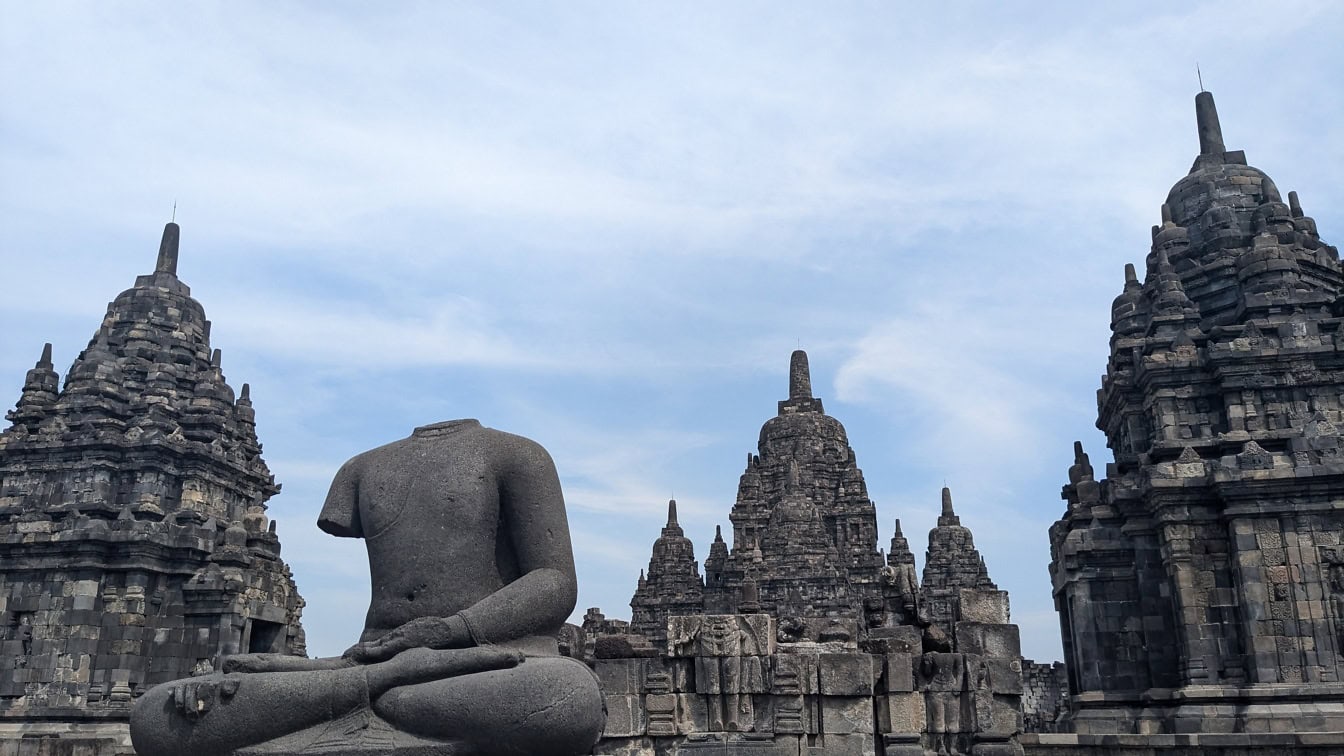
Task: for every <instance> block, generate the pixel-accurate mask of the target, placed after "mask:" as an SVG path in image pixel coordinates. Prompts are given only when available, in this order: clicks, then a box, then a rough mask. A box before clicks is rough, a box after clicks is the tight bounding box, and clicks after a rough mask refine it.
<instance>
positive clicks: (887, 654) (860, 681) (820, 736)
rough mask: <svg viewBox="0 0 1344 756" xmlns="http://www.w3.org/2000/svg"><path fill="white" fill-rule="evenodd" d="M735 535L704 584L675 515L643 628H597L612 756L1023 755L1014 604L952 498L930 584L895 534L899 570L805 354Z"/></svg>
mask: <svg viewBox="0 0 1344 756" xmlns="http://www.w3.org/2000/svg"><path fill="white" fill-rule="evenodd" d="M728 519H729V520H730V521H731V523H732V547H731V548H730V547H729V545H728V543H727V542H726V541H725V539H724V537H723V533H722V532H716V533H715V537H714V541H713V543H712V544H711V546H710V549H709V554H708V557H707V558H706V560H705V562H704V572H703V574H702V573H701V571H700V565H699V564H698V563H697V561H696V557H695V549H694V546H693V544H692V543H691V541H690V539H689V538H687V537H686V535H685V533H684V531H683V530H682V528H681V526H680V525H679V524H678V522H677V509H676V502H675V501H673V502H670V503H669V505H668V521H667V525H666V526H665V527H664V528H663V530H662V533H661V534H660V535H659V537H658V539H657V540H656V541H655V542H654V544H653V554H652V557H651V559H650V561H649V568H648V570H647V572H645V573H644V574H642V575H641V576H640V578H639V583H638V587H637V588H636V590H635V594H634V597H633V598H632V599H631V601H630V606H631V610H632V615H631V620H630V622H629V624H628V625H627V624H625V623H621V622H615V621H610V620H606V619H605V618H604V617H603V616H602V614H601V612H599V611H598V610H596V609H592V610H589V613H588V616H587V618H586V620H585V623H584V628H583V630H584V633H583V634H584V638H583V648H584V651H585V653H586V655H587V656H588V657H589V658H590V660H591V662H592V664H593V665H594V669H595V670H596V672H597V674H598V677H599V678H600V679H601V681H602V687H603V691H604V693H605V694H606V697H607V709H608V713H609V718H608V721H607V729H606V733H605V737H604V739H603V740H602V742H601V743H600V744H599V745H598V750H597V753H601V754H631V755H634V754H649V755H650V756H652V754H655V753H659V754H661V753H686V754H693V753H695V754H698V753H703V754H706V755H708V754H762V756H764V755H765V754H789V755H790V756H803V755H806V754H854V755H855V756H859V755H861V754H875V753H883V754H890V755H892V756H923V754H925V753H926V752H934V753H976V754H984V755H985V756H989V755H990V754H1020V753H1022V750H1021V746H1020V745H1019V743H1018V742H1017V739H1018V735H1019V732H1020V731H1021V727H1022V711H1021V697H1022V692H1023V677H1022V659H1021V654H1020V650H1019V639H1018V630H1017V626H1016V625H1012V624H1010V623H1009V618H1008V596H1007V594H1006V593H1004V592H1003V591H1000V590H998V588H997V587H996V586H995V585H994V582H993V581H992V580H990V578H989V574H988V572H987V570H986V568H985V564H984V561H983V559H981V557H980V555H979V553H978V552H977V551H976V550H975V545H974V542H973V539H972V537H971V532H970V530H968V529H967V528H966V527H965V526H963V525H962V524H961V521H960V519H959V518H958V516H957V514H956V512H955V511H954V510H953V507H952V498H951V494H950V493H949V492H948V490H947V489H944V490H943V501H942V515H941V516H940V517H939V518H938V524H937V527H935V528H934V529H933V530H932V531H931V532H930V533H929V546H928V552H927V556H926V559H925V569H924V574H923V577H922V579H921V578H920V577H919V576H918V575H917V574H916V570H915V558H914V555H913V554H912V553H911V551H910V547H909V545H908V542H907V541H906V539H905V537H904V536H903V535H902V534H901V529H900V522H899V521H897V522H896V523H895V530H894V534H893V536H892V538H891V540H890V542H889V546H890V548H889V550H888V551H887V552H886V553H885V554H884V553H883V551H882V550H881V549H880V548H879V546H878V526H877V515H876V510H875V508H874V506H873V502H872V501H871V500H870V499H869V498H868V490H867V486H866V484H865V483H864V478H863V472H862V471H861V470H860V469H859V467H858V463H857V461H856V459H855V456H854V450H853V449H852V448H850V446H849V440H848V438H847V437H846V434H845V428H844V426H843V425H841V424H840V422H839V421H838V420H836V419H835V418H833V417H831V416H830V415H827V414H826V413H825V411H824V409H823V407H822V401H821V399H819V398H817V397H814V396H813V395H812V388H811V381H810V376H809V370H808V360H807V355H806V354H805V353H803V352H802V351H798V352H795V353H794V354H793V358H792V361H791V364H790V368H789V395H788V398H787V399H785V400H783V401H781V402H779V410H778V414H777V415H776V416H775V417H773V418H770V419H769V420H768V421H767V422H766V423H765V425H764V426H763V427H762V428H761V434H760V442H759V444H758V453H756V454H750V455H748V457H747V464H746V469H745V471H744V472H743V473H742V478H741V481H740V482H739V484H738V492H737V501H736V502H735V503H734V504H733V507H732V510H731V512H730V513H729V515H728ZM673 749H676V750H673ZM926 749H927V751H926Z"/></svg>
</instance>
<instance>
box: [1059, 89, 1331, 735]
mask: <svg viewBox="0 0 1344 756" xmlns="http://www.w3.org/2000/svg"><path fill="white" fill-rule="evenodd" d="M1195 111H1196V122H1197V130H1198V135H1199V146H1200V151H1199V155H1198V157H1196V158H1195V161H1194V164H1193V166H1192V167H1191V169H1190V172H1189V174H1188V175H1187V176H1185V177H1184V178H1182V179H1180V180H1179V181H1177V182H1176V184H1175V185H1174V186H1173V187H1172V189H1171V191H1170V192H1169V193H1168V195H1167V198H1166V202H1165V203H1164V204H1163V205H1162V208H1161V216H1160V217H1161V223H1160V225H1156V226H1154V227H1153V233H1152V246H1151V248H1150V250H1149V252H1148V255H1147V274H1146V276H1145V278H1144V282H1143V283H1142V284H1140V283H1139V282H1138V280H1137V276H1136V275H1135V272H1134V270H1133V268H1132V267H1131V266H1127V267H1126V272H1125V283H1124V288H1123V290H1122V292H1121V293H1120V295H1119V296H1118V297H1117V298H1116V299H1115V302H1114V304H1113V306H1112V317H1111V328H1112V336H1111V355H1110V360H1109V362H1108V365H1107V370H1106V375H1105V376H1104V377H1103V380H1102V386H1101V389H1100V391H1099V392H1098V394H1097V400H1098V419H1097V427H1098V428H1100V429H1101V430H1102V431H1103V432H1104V433H1105V434H1106V438H1107V445H1108V446H1109V447H1110V449H1111V450H1112V452H1113V453H1114V458H1115V462H1114V463H1113V464H1110V465H1107V466H1106V471H1105V472H1106V475H1105V477H1104V479H1101V480H1098V479H1097V476H1096V473H1095V471H1094V470H1093V468H1092V465H1091V462H1090V460H1089V459H1088V455H1087V454H1086V453H1084V451H1083V449H1082V447H1081V445H1078V446H1076V447H1075V450H1074V464H1073V466H1072V467H1070V469H1069V482H1068V484H1067V485H1066V486H1064V490H1063V497H1064V499H1065V500H1066V501H1067V502H1068V507H1067V510H1066V512H1065V514H1064V515H1063V517H1062V518H1061V519H1060V520H1059V522H1057V523H1056V524H1055V525H1054V526H1053V527H1052V528H1051V549H1052V563H1051V568H1050V569H1051V574H1052V577H1053V581H1054V591H1055V597H1056V605H1057V608H1058V610H1059V612H1060V622H1061V626H1062V630H1063V636H1064V652H1065V657H1066V659H1065V661H1066V663H1067V666H1068V673H1069V687H1070V689H1071V691H1072V693H1073V694H1074V695H1075V696H1076V698H1075V699H1074V701H1075V703H1076V704H1078V706H1079V707H1080V708H1079V709H1077V710H1075V711H1074V712H1073V714H1072V716H1073V718H1074V721H1073V726H1075V728H1076V729H1077V731H1078V732H1080V733H1089V732H1091V733H1097V734H1103V733H1115V732H1130V733H1133V732H1141V731H1148V732H1184V731H1190V732H1198V731H1205V732H1209V731H1214V730H1211V729H1209V728H1216V730H1217V731H1220V732H1254V731H1265V732H1268V731H1271V730H1272V731H1276V732H1279V731H1286V732H1292V731H1299V730H1301V729H1304V728H1305V729H1310V730H1313V731H1322V730H1333V731H1344V694H1340V692H1339V690H1338V685H1337V681H1338V680H1339V679H1340V674H1341V672H1342V671H1344V632H1341V627H1342V626H1344V625H1341V617H1344V614H1341V613H1340V612H1339V611H1338V609H1339V607H1340V606H1344V593H1342V592H1341V590H1340V589H1339V586H1344V552H1341V550H1340V548H1339V543H1340V533H1341V532H1344V518H1341V516H1340V514H1339V513H1338V509H1337V507H1336V502H1338V501H1339V500H1340V499H1341V498H1344V461H1342V460H1344V458H1341V456H1340V449H1341V443H1340V435H1339V433H1338V431H1337V427H1338V426H1339V424H1340V423H1341V421H1344V404H1341V397H1342V396H1344V377H1342V376H1344V360H1341V358H1340V356H1339V355H1340V352H1339V340H1340V338H1341V324H1342V323H1344V321H1342V320H1341V318H1340V315H1341V313H1344V301H1341V296H1340V295H1341V293H1342V292H1344V274H1342V272H1341V269H1340V265H1339V254H1338V251H1337V250H1336V249H1335V248H1334V247H1332V246H1330V245H1328V244H1326V243H1325V242H1324V241H1322V240H1321V238H1320V236H1319V235H1318V233H1317V230H1316V223H1315V221H1313V220H1312V219H1311V218H1309V217H1307V216H1306V215H1305V214H1304V213H1303V210H1302V207H1301V203H1300V202H1299V201H1298V198H1297V195H1296V194H1295V193H1289V195H1288V201H1287V202H1285V201H1284V198H1283V197H1282V195H1281V194H1280V191H1279V189H1278V187H1277V186H1276V185H1275V183H1274V181H1273V180H1271V179H1270V177H1269V176H1268V175H1266V174H1265V173H1264V172H1263V171H1260V170H1259V169H1256V168H1254V167H1251V166H1249V165H1247V163H1246V156H1245V154H1244V153H1243V152H1241V151H1229V150H1227V149H1226V147H1225V146H1224V142H1223V134H1222V128H1221V125H1220V122H1219V119H1218V113H1217V110H1216V108H1215V106H1214V101H1213V95H1211V94H1210V93H1208V92H1201V93H1200V94H1199V95H1198V96H1197V97H1196V98H1195ZM1251 686H1259V690H1263V691H1271V689H1272V694H1262V693H1260V692H1257V693H1256V694H1255V695H1254V696H1252V695H1251V694H1250V693H1249V691H1250V689H1251ZM1266 686H1269V687H1266ZM1173 691H1176V692H1174V693H1173ZM1294 697H1297V698H1294ZM1307 699H1310V700H1312V701H1313V702H1314V707H1315V708H1314V714H1313V716H1312V717H1311V718H1310V720H1309V721H1308V720H1303V719H1301V718H1300V717H1301V716H1302V712H1301V711H1299V710H1298V709H1297V707H1295V706H1294V705H1292V704H1291V703H1290V701H1292V700H1307ZM1250 704H1255V705H1254V706H1251V705H1250ZM1285 747H1286V746H1285Z"/></svg>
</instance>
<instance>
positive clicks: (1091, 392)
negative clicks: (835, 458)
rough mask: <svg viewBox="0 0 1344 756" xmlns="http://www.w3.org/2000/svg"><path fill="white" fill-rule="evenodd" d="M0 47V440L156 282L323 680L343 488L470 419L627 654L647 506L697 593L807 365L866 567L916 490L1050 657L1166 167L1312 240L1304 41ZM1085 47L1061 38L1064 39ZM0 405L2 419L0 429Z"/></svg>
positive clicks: (343, 34)
mask: <svg viewBox="0 0 1344 756" xmlns="http://www.w3.org/2000/svg"><path fill="white" fill-rule="evenodd" d="M944 5H945V7H942V6H940V7H933V6H932V5H916V4H908V3H903V4H897V3H860V2H853V3H828V4H824V5H823V4H815V3H778V2H770V3H764V2H762V3H749V2H743V3H734V4H724V3H708V2H700V3H696V2H693V3H676V4H673V3H666V4H660V3H645V4H630V5H626V6H618V5H613V4H601V3H565V4H542V3H535V4H533V3H514V4H508V5H504V4H479V5H465V4H456V3H451V4H450V3H395V4H391V3H390V4H379V5H378V6H376V7H375V6H368V5H366V4H362V3H306V4H305V3H285V4H278V3H250V2H230V3H193V4H190V5H189V6H187V5H182V4H173V5H169V4H161V3H159V4H151V3H134V2H127V3H117V4H106V3H78V2H71V3H59V4H57V3H20V2H16V1H14V0H5V1H4V2H3V13H4V17H5V23H4V24H3V25H0V280H3V281H4V283H5V284H6V285H5V287H4V290H5V294H4V295H3V296H2V297H0V401H3V403H4V404H5V405H9V404H10V403H11V402H12V401H15V400H17V398H18V394H19V389H20V387H21V386H22V382H23V374H24V372H25V371H26V370H27V369H28V368H30V367H32V364H33V362H34V361H35V360H36V359H37V357H38V355H39V353H40V350H41V347H42V343H43V342H44V341H51V342H53V343H54V345H55V359H56V362H57V366H58V368H59V369H62V370H63V369H65V368H66V367H68V366H69V364H70V362H71V361H72V360H73V359H74V357H75V355H76V354H77V353H78V352H79V350H80V349H82V348H83V347H84V346H85V345H86V344H87V342H88V340H89V338H90V336H91V335H92V334H93V332H94V330H95V329H96V327H97V325H98V323H99V321H100V319H101V317H102V314H103V312H104V309H105V307H106V303H107V302H108V301H109V300H111V299H112V298H113V297H114V296H115V295H116V294H117V292H119V291H121V290H122V289H124V288H126V287H128V286H130V284H131V283H132V281H133V279H134V277H135V276H136V275H137V274H141V273H146V272H149V271H150V270H151V269H152V266H153V264H154V255H155V252H156V251H157V244H158V237H159V234H160V231H161V229H162V225H163V223H164V222H165V221H167V220H168V216H169V214H170V212H171V208H172V206H173V203H174V202H176V203H177V207H178V209H177V220H178V222H179V223H181V225H182V261H181V265H180V268H179V272H180V274H181V277H182V278H183V280H185V281H186V282H187V283H188V284H189V285H191V287H192V289H193V293H194V295H195V296H196V297H197V298H198V299H199V300H200V301H201V302H202V303H203V305H204V306H205V308H206V313H207V314H208V315H209V317H210V318H211V320H212V321H213V323H214V328H213V333H212V339H213V342H214V345H215V346H216V347H219V348H221V349H223V352H224V370H225V374H226V375H227V377H228V379H229V381H230V383H232V384H233V385H234V386H235V388H237V387H238V386H240V385H241V384H242V383H243V382H249V383H251V385H252V396H253V399H254V402H255V405H256V408H257V417H258V433H259V435H260V437H261V440H262V442H263V444H264V445H265V456H266V459H267V460H268V462H269V463H270V466H271V469H272V470H273V471H274V472H275V474H276V477H277V479H278V480H279V481H281V482H282V483H283V484H284V491H283V492H282V493H281V494H280V495H279V496H277V497H276V498H274V499H273V500H272V501H271V509H270V514H271V516H272V517H273V518H275V519H276V520H278V521H279V532H280V535H281V539H282V542H283V543H284V556H285V558H286V559H287V560H288V561H289V563H290V564H291V566H292V567H293V569H294V574H295V577H296V579H297V581H298V583H299V588H300V591H301V592H302V593H303V595H304V596H305V597H306V598H307V600H308V608H307V611H306V614H305V626H306V628H307V632H308V638H309V644H310V649H311V651H312V652H314V653H318V654H331V653H338V652H340V651H341V650H342V649H344V648H345V647H346V646H347V645H349V644H350V643H351V642H353V640H354V639H355V636H356V635H357V634H358V632H359V628H360V627H361V624H362V620H363V611H364V609H365V607H366V604H367V591H368V584H367V565H366V564H365V561H364V556H363V550H362V546H361V544H360V543H359V542H357V541H346V540H338V539H334V538H331V537H329V536H326V535H324V534H322V533H320V532H319V531H318V530H317V529H316V527H315V525H314V523H315V520H316V516H317V511H318V510H319V508H320V506H321V503H322V499H323V497H324V495H325V492H326V487H327V484H328V483H329V481H330V478H331V475H332V474H333V473H334V472H335V470H336V468H337V467H338V466H339V465H340V464H341V462H343V461H344V460H345V459H346V458H348V457H350V456H351V455H353V454H355V453H358V452H360V451H362V450H364V449H367V448H371V447H373V446H376V445H379V444H382V443H386V442H388V441H391V440H394V439H396V438H400V437H402V436H404V435H406V434H407V433H408V432H409V431H410V429H411V428H412V427H413V426H415V425H419V424H424V423H428V422H433V421H437V420H442V419H450V418H456V417H477V418H480V419H481V420H482V421H483V422H484V423H485V424H487V425H491V426H494V427H497V428H501V429H504V430H509V431H512V432H516V433H520V434H523V435H526V436H530V437H532V438H535V439H537V440H538V441H540V442H541V443H543V444H544V445H545V446H546V447H547V448H548V449H549V450H550V451H551V453H552V455H553V456H554V457H555V459H556V462H557V464H558V467H559V470H560V475H561V479H562V482H563V483H564V486H565V491H566V499H567V502H568V505H569V511H570V517H571V528H572V531H573V537H574V543H575V549H576V556H577V561H578V566H579V576H580V585H581V589H580V598H579V613H580V614H581V613H582V611H583V609H584V608H585V607H588V606H601V607H602V608H603V609H604V610H605V611H606V613H607V615H608V616H613V617H627V618H628V616H629V607H628V602H629V599H630V595H631V593H632V592H633V590H634V586H635V579H636V577H637V575H638V572H639V569H640V568H641V567H642V566H644V565H645V564H646V563H647V561H648V558H649V550H650V546H651V544H652V541H653V539H654V538H655V537H656V536H657V534H658V529H659V527H660V525H661V524H662V521H663V518H664V516H665V511H666V509H665V508H666V501H667V499H668V498H669V496H671V495H673V493H674V492H675V495H676V498H677V500H678V502H679V504H680V507H679V509H680V514H681V522H682V525H683V526H684V527H685V529H686V531H687V534H688V535H689V536H691V537H692V538H693V539H694V540H695V542H696V546H697V556H698V557H699V558H700V559H703V558H704V557H705V556H706V554H707V550H708V546H709V542H710V540H711V539H712V536H713V533H714V526H715V525H716V524H722V525H727V522H728V521H727V514H728V510H729V508H730V506H731V504H732V502H733V498H734V494H735V491H736V485H737V480H738V476H739V475H740V474H741V472H742V466H743V463H744V461H745V458H746V454H747V452H750V451H752V450H754V447H755V443H756V438H757V433H758V431H759V429H760V425H761V423H763V422H764V421H765V420H766V419H767V418H768V417H770V416H771V415H772V414H773V413H774V411H775V402H776V401H777V400H779V399H782V398H784V396H785V394H786V393H787V392H786V389H787V376H786V373H787V364H788V357H789V353H790V352H791V351H792V350H793V349H794V348H796V347H797V346H799V345H801V346H802V347H803V348H805V349H807V350H808V352H809V354H810V355H811V360H812V370H813V386H814V393H816V394H817V395H819V396H821V397H822V398H823V399H824V400H825V402H826V406H827V409H828V411H829V412H830V413H831V414H832V415H834V416H835V417H837V418H839V419H840V420H841V421H842V422H843V423H844V424H845V425H846V427H847V428H848V430H849V434H850V441H851V444H852V446H853V447H854V449H855V452H856V455H857V458H858V462H859V464H860V466H861V467H862V468H863V470H864V472H865V475H866V478H867V481H868V486H869V490H870V494H871V495H872V497H873V499H874V500H875V501H876V502H877V508H878V515H879V526H880V530H881V537H882V541H883V543H884V544H885V542H886V540H887V539H888V538H889V537H890V535H891V528H892V520H893V519H894V518H896V517H899V518H901V521H902V524H903V526H904V531H905V533H906V535H907V536H908V537H909V538H910V540H911V545H912V547H914V548H915V549H916V551H917V556H918V557H919V558H920V561H921V564H922V558H923V545H924V542H925V535H924V534H925V533H926V532H927V530H928V529H929V528H930V527H932V525H933V523H934V520H935V519H936V516H937V509H938V503H939V495H938V494H939V488H940V487H941V486H942V485H943V483H944V481H946V482H947V484H948V485H950V486H951V487H952V490H953V495H954V498H955V500H956V503H957V509H958V512H959V514H960V515H961V516H962V521H963V522H964V523H965V524H966V525H968V526H969V527H971V528H972V530H973V531H974V533H975V536H976V543H977V545H978V546H979V548H980V549H981V551H982V553H983V554H984V556H985V560H986V563H987V564H988V566H989V570H990V574H991V576H992V577H993V578H994V579H995V580H996V581H997V582H998V584H999V586H1000V587H1001V588H1004V589H1006V590H1008V591H1010V592H1011V596H1012V607H1013V618H1014V620H1015V621H1016V622H1018V623H1019V624H1020V625H1021V626H1022V634H1023V650H1024V653H1025V654H1026V655H1028V656H1031V657H1034V658H1037V659H1055V658H1058V657H1059V653H1060V652H1059V637H1058V625H1057V621H1056V619H1055V615H1054V611H1053V605H1052V602H1051V599H1050V590H1049V579H1048V576H1047V573H1046V565H1047V563H1048V560H1049V552H1048V541H1047V535H1046V530H1047V528H1048V527H1049V525H1050V523H1051V522H1053V521H1054V520H1055V518H1057V517H1058V516H1059V514H1060V513H1061V512H1062V511H1063V504H1062V502H1061V501H1060V500H1059V489H1060V486H1061V485H1062V484H1063V483H1064V482H1065V473H1066V470H1067V466H1068V464H1069V463H1070V461H1071V457H1072V451H1071V443H1072V441H1073V440H1074V439H1082V440H1083V442H1084V443H1085V445H1086V446H1087V448H1088V450H1089V451H1090V452H1091V455H1092V459H1093V461H1094V463H1097V464H1098V467H1100V466H1101V463H1102V462H1104V461H1106V460H1108V459H1109V454H1108V453H1107V452H1106V450H1105V449H1104V442H1103V440H1102V439H1101V437H1100V434H1099V433H1098V432H1097V431H1096V430H1095V429H1094V427H1093V423H1094V421H1095V417H1096V407H1095V390H1096V388H1097V387H1098V386H1099V376H1100V374H1101V372H1102V371H1103V370H1104V368H1105V359H1106V353H1107V339H1108V337H1109V329H1108V323H1109V307H1110V302H1111V299H1112V298H1113V297H1114V296H1115V295H1116V294H1117V293H1118V292H1119V291H1120V288H1121V284H1122V282H1123V275H1122V270H1123V266H1124V264H1125V263H1126V262H1138V263H1141V262H1142V259H1143V256H1144V254H1146V252H1147V250H1148V244H1149V226H1150V225H1151V224H1153V223H1156V222H1157V221H1158V217H1159V216H1158V208H1159V206H1160V204H1161V202H1162V201H1163V199H1164V198H1165V196H1166V192H1167V190H1168V188H1170V186H1171V184H1172V183H1174V182H1175V181H1176V180H1177V179H1179V178H1180V177H1181V176H1183V175H1184V174H1185V173H1186V172H1187V171H1188V169H1189V167H1190V163H1191V161H1192V160H1193V159H1194V157H1195V154H1196V153H1197V151H1198V142H1197V139H1196V134H1195V128H1194V106H1193V97H1194V94H1195V93H1196V92H1197V91H1198V83H1197V81H1196V78H1195V66H1196V63H1198V65H1199V66H1200V67H1201V69H1202V70H1203V72H1204V83H1205V85H1206V86H1207V87H1208V88H1209V89H1210V90H1212V91H1213V92H1214V93H1215V94H1216V96H1217V98H1218V106H1219V110H1220V113H1221V115H1222V122H1223V129H1224V134H1225V136H1226V139H1227V144H1228V146H1229V149H1244V150H1246V153H1247V156H1248V158H1249V161H1250V162H1251V164H1253V165H1255V166H1257V167H1259V168H1261V169H1263V170H1265V171H1266V172H1268V173H1269V174H1270V175H1271V176H1272V177H1274V179H1275V181H1276V182H1277V184H1278V185H1279V187H1280V188H1281V189H1283V190H1284V191H1285V192H1286V191H1288V190H1296V191H1298V192H1299V194H1300V196H1301V198H1302V204H1303V206H1304V209H1305V210H1306V212H1307V214H1309V215H1312V216H1314V217H1315V218H1316V219H1317V221H1318V224H1319V227H1320V229H1321V232H1322V234H1323V235H1324V236H1325V238H1326V239H1327V240H1328V241H1334V242H1335V243H1336V244H1338V243H1339V240H1340V239H1341V238H1344V212H1341V209H1342V208H1344V196H1342V193H1344V181H1341V180H1340V176H1339V166H1340V165H1341V164H1344V97H1341V84H1340V82H1341V81H1344V53H1342V52H1341V48H1340V45H1339V44H1338V43H1339V39H1340V38H1341V37H1344V6H1340V5H1339V4H1337V3H1333V2H1328V1H1326V0H1321V1H1315V0H1287V1H1286V2H1280V3H1273V4H1269V3H1264V2H1241V1H1238V0H1231V1H1222V2H1207V3H1182V4H1174V3H1149V2H1144V3H1140V2H1135V3H1123V4H1121V3H1098V4H1088V6H1087V7H1083V4H1078V3H1036V4H1031V5H1030V6H1027V5H1026V4H1008V3H990V2H984V3H949V4H944ZM1093 6H1094V7H1093ZM5 391H8V392H9V397H10V398H8V399H4V398H3V393H4V392H5Z"/></svg>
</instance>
